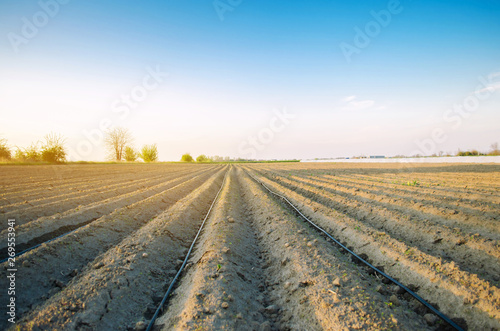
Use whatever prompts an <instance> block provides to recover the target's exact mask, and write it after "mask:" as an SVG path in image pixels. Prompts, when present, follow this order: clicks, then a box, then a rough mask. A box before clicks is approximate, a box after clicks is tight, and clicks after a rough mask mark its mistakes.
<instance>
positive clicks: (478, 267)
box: [274, 178, 500, 284]
mask: <svg viewBox="0 0 500 331" xmlns="http://www.w3.org/2000/svg"><path fill="white" fill-rule="evenodd" d="M274 181H279V183H280V184H281V185H284V186H285V187H287V188H289V189H293V190H294V191H296V192H300V194H302V195H303V196H304V197H307V198H308V199H313V200H314V201H315V202H318V203H321V204H323V205H325V206H328V207H333V208H335V209H337V210H340V211H341V212H343V213H345V214H346V215H349V216H350V217H353V218H357V219H359V220H361V221H362V222H364V223H368V224H370V226H371V227H372V228H374V229H377V230H383V231H385V232H386V233H387V234H389V235H390V236H391V237H393V238H394V239H397V240H399V241H402V242H405V243H406V244H408V245H412V246H416V248H418V249H419V250H420V251H422V252H425V253H427V254H429V255H434V256H437V257H441V258H443V259H444V260H446V261H451V260H453V261H455V263H456V264H457V265H458V266H459V267H460V268H461V269H463V270H465V271H468V272H472V273H476V274H477V275H478V276H479V277H480V278H483V279H486V280H488V281H492V282H493V283H494V284H497V283H498V282H499V281H500V278H499V277H498V275H499V274H500V248H499V247H497V244H496V242H497V241H496V240H491V239H490V238H487V237H486V238H480V237H479V236H477V235H476V233H473V235H474V236H473V237H472V238H470V237H469V236H470V234H469V235H467V234H461V233H460V231H455V232H454V230H452V229H450V228H449V227H447V226H443V225H438V226H437V225H435V224H432V223H430V222H429V220H430V218H429V217H428V216H427V217H425V216H420V217H419V216H418V215H417V216H416V215H411V214H410V215H408V213H404V212H398V211H394V210H391V209H390V208H387V206H383V208H380V207H378V206H377V205H378V204H377V203H376V202H374V201H373V200H370V199H364V198H358V197H356V196H354V195H353V196H349V195H347V196H346V195H344V194H342V197H339V196H338V195H336V194H335V193H336V192H333V193H331V192H328V190H325V189H324V188H323V187H320V186H316V187H311V186H310V185H311V184H306V185H303V184H301V183H297V182H292V181H290V180H288V179H284V178H277V179H274ZM411 216H413V217H411ZM450 238H451V239H453V240H444V241H443V239H450ZM495 239H496V238H495Z"/></svg>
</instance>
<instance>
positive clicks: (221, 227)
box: [0, 163, 500, 330]
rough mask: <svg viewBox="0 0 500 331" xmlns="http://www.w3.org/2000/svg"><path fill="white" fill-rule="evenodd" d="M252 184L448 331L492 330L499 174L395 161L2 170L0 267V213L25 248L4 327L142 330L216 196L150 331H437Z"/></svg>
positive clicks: (496, 302)
mask: <svg viewBox="0 0 500 331" xmlns="http://www.w3.org/2000/svg"><path fill="white" fill-rule="evenodd" d="M262 184H264V185H265V186H266V187H268V188H269V189H270V190H272V191H274V192H278V193H279V194H281V195H283V196H286V198H287V199H288V200H289V201H290V202H291V203H293V204H294V205H295V206H296V207H297V208H298V209H299V210H300V212H301V213H303V214H304V215H305V216H307V217H308V218H309V219H310V220H312V221H313V222H315V223H316V224H317V225H318V226H320V227H321V228H323V229H324V230H326V231H327V232H328V233H330V234H331V235H332V236H333V237H334V238H336V239H337V240H338V241H339V242H341V243H342V244H343V245H344V246H345V247H348V249H350V250H351V251H353V252H355V253H356V254H357V255H359V256H361V257H362V258H363V259H364V260H366V261H367V262H369V263H371V264H372V265H374V266H376V267H377V268H378V269H379V270H381V271H383V272H385V273H386V274H388V275H390V276H391V277H393V278H395V279H397V280H398V281H399V282H401V283H402V284H404V285H405V286H407V287H408V288H409V289H411V290H412V291H414V292H415V293H417V294H418V295H419V296H420V297H422V298H423V299H424V300H426V301H427V302H429V303H430V304H431V305H432V306H434V307H436V308H437V309H439V310H440V311H441V312H442V313H444V314H446V315H447V316H448V317H450V318H452V319H453V321H454V322H455V323H456V324H458V325H459V326H461V327H462V328H464V329H465V328H469V329H471V330H480V329H481V330H490V329H500V290H499V288H500V276H499V275H500V225H499V224H500V211H499V210H500V209H499V205H500V166H498V165H480V164H474V165H472V164H463V165H452V164H419V165H417V164H405V165H402V164H395V163H394V164H392V163H388V164H361V163H352V164H338V163H262V164H259V163H255V164H252V163H249V164H233V165H226V164H100V165H99V164H95V165H61V166H42V165H40V166H15V165H12V166H3V167H1V168H0V185H1V191H0V220H1V223H0V230H1V231H2V236H1V238H2V240H1V242H0V251H1V252H2V253H1V254H2V256H1V258H5V257H7V233H8V231H9V229H8V222H7V220H8V219H15V222H16V227H15V233H16V251H17V252H20V251H22V250H24V249H29V248H31V247H35V246H36V245H39V246H37V247H36V248H34V249H32V250H30V251H28V252H27V253H25V254H23V255H20V256H18V257H16V260H15V264H16V267H17V273H16V322H17V325H21V328H22V329H33V330H39V329H70V330H95V329H100V330H106V329H107V330H144V329H145V328H146V326H147V324H148V323H149V321H150V320H151V318H152V316H153V314H154V313H155V311H156V309H157V307H158V305H159V303H160V302H161V301H162V299H163V296H164V294H165V292H166V290H167V288H168V287H169V285H170V283H171V281H172V280H173V279H174V277H175V276H176V274H177V271H178V270H179V268H180V267H181V265H183V261H184V258H185V256H186V253H187V252H188V250H189V247H190V245H191V242H192V241H193V239H194V238H195V236H196V234H197V231H198V229H199V227H200V225H201V224H202V222H203V220H204V218H205V216H206V215H207V213H208V211H209V210H210V208H211V205H212V202H213V201H214V199H215V197H216V195H217V193H218V192H219V190H220V195H219V196H218V198H217V199H216V200H215V203H214V204H213V208H212V209H211V212H210V214H209V217H208V218H207V219H206V223H205V225H204V228H203V231H202V232H201V234H200V237H199V238H198V241H197V243H196V245H195V246H194V248H193V251H192V253H191V255H190V257H189V259H188V260H187V264H186V268H185V270H184V271H183V272H182V273H181V274H180V278H179V280H178V282H177V284H176V287H175V291H174V292H173V295H172V296H170V297H169V298H168V301H167V304H166V305H165V307H164V309H163V310H162V311H161V313H160V314H159V316H158V319H157V320H156V324H155V327H154V328H155V329H157V330H160V329H164V330H172V329H189V330H198V329H203V330H205V329H208V330H210V329H213V330H220V329H237V330H240V329H241V330H245V329H246V330H278V329H279V330H287V329H290V330H327V329H331V330H353V329H381V330H382V329H387V330H389V329H405V330H438V329H446V327H447V326H446V325H445V323H444V322H443V321H441V320H440V319H439V318H437V317H436V316H435V315H434V314H432V313H431V312H430V311H429V310H428V308H426V307H424V306H423V305H422V304H421V303H420V302H418V301H417V300H416V299H415V298H414V297H412V296H411V295H410V294H409V293H406V291H405V290H404V289H402V288H401V287H398V286H395V285H394V284H392V283H390V282H389V281H387V280H386V279H385V278H384V277H382V276H381V275H379V274H378V273H376V272H373V271H372V270H370V269H368V268H367V267H366V266H365V265H363V264H362V263H359V261H358V260H356V259H355V258H353V257H352V256H351V255H350V254H348V253H347V252H346V250H345V249H339V247H338V245H336V244H335V243H334V242H332V240H331V239H329V238H327V237H325V236H324V235H321V234H320V233H319V232H318V231H317V230H315V229H314V228H313V227H311V226H310V225H308V224H307V223H306V222H305V221H304V220H303V218H301V217H300V216H299V215H298V214H297V212H296V211H294V210H293V209H291V208H290V207H289V206H287V205H286V204H285V203H284V202H283V200H282V199H279V198H277V197H276V196H274V195H272V194H270V193H269V192H268V191H267V190H266V188H265V187H264V186H263V185H262ZM1 267H2V269H3V270H5V272H7V269H8V266H7V263H5V262H4V263H3V264H2V266H1ZM8 281H9V280H8V279H7V278H6V277H2V278H1V279H0V287H1V288H2V290H1V291H2V292H1V294H0V298H1V305H2V307H6V305H7V302H8V300H9V297H8V296H7V291H6V290H3V289H7V288H8V287H9V284H8ZM3 309H5V308H3ZM2 315H3V316H6V314H5V312H2ZM9 327H14V326H13V325H12V324H10V323H9V322H8V321H7V320H6V318H3V319H1V321H0V328H2V329H6V328H9Z"/></svg>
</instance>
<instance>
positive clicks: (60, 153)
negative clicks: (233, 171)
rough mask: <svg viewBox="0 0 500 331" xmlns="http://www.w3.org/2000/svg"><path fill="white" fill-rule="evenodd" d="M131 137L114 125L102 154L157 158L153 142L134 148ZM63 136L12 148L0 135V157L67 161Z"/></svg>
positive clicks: (188, 158) (127, 158)
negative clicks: (104, 151) (137, 148)
mask: <svg viewBox="0 0 500 331" xmlns="http://www.w3.org/2000/svg"><path fill="white" fill-rule="evenodd" d="M133 142H134V137H133V135H132V133H131V132H130V130H128V129H126V128H123V127H114V128H112V129H110V130H108V131H106V132H105V134H104V146H105V149H106V153H107V154H106V158H107V159H108V160H109V161H117V162H121V161H127V162H135V161H138V160H139V159H142V161H144V162H147V163H149V162H157V161H158V157H159V154H158V146H157V145H156V144H150V145H143V146H142V148H141V149H139V150H136V149H135V148H134V147H133ZM65 143H66V138H64V137H63V136H62V135H59V134H56V133H49V134H47V135H46V136H44V138H43V140H42V141H37V142H36V143H32V144H31V145H30V146H28V147H26V148H21V147H18V146H16V147H15V151H12V150H11V148H10V147H9V145H8V143H7V140H6V139H3V138H0V161H16V162H26V163H36V162H47V163H64V162H66V161H67V157H68V153H67V151H66V148H65V147H64V145H65ZM194 161H195V159H194V158H193V157H192V156H191V155H190V154H189V153H186V154H184V155H182V157H181V162H194ZM227 161H231V159H230V158H229V157H220V156H213V157H209V156H206V155H204V154H202V155H199V156H198V157H197V158H196V162H199V163H204V162H227Z"/></svg>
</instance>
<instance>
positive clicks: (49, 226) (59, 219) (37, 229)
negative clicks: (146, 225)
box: [0, 168, 213, 250]
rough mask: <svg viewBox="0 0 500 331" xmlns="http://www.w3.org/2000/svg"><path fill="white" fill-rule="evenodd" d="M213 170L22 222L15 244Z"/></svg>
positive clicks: (133, 201)
mask: <svg viewBox="0 0 500 331" xmlns="http://www.w3.org/2000/svg"><path fill="white" fill-rule="evenodd" d="M212 169H213V168H212ZM210 171H213V170H211V169H209V170H207V169H202V170H200V171H199V172H197V173H194V174H190V175H186V176H183V177H180V178H176V179H172V180H167V181H166V182H163V183H160V184H157V185H155V186H154V187H150V188H147V189H144V190H136V191H134V192H131V193H126V194H123V195H120V196H118V197H114V198H109V199H107V200H104V201H97V202H93V203H91V204H89V205H86V206H83V207H82V208H79V207H77V208H75V209H72V210H69V211H66V212H64V213H62V214H55V215H54V216H49V217H41V218H39V219H37V220H35V221H32V222H29V223H26V224H23V223H22V222H19V223H20V225H19V226H18V227H17V229H16V236H17V241H16V245H23V244H27V243H28V242H30V241H33V239H35V238H38V237H40V236H43V235H45V234H46V233H54V232H57V231H58V229H59V228H61V227H68V226H72V227H73V226H76V225H78V224H84V223H86V222H87V221H88V220H90V219H96V218H99V217H102V216H103V215H107V214H109V213H111V212H113V211H114V210H115V209H117V208H124V207H126V206H130V205H132V204H134V203H136V202H137V201H141V200H143V199H147V198H148V197H150V196H154V195H157V194H160V193H161V192H163V191H165V190H168V189H169V188H171V187H174V186H176V185H179V184H181V183H183V182H184V181H185V180H186V178H189V177H192V176H193V175H196V176H201V175H202V174H204V173H207V172H210ZM191 179H192V178H191ZM191 179H190V180H191ZM4 223H5V222H4ZM4 225H5V224H4ZM6 231H7V230H4V231H2V233H1V234H0V236H1V235H4V236H6V234H5V233H6ZM5 247H6V243H2V244H0V250H4V249H5Z"/></svg>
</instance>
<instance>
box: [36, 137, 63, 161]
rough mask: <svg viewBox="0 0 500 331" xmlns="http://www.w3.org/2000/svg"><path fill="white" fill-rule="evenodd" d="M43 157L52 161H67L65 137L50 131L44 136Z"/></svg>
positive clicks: (44, 159)
mask: <svg viewBox="0 0 500 331" xmlns="http://www.w3.org/2000/svg"><path fill="white" fill-rule="evenodd" d="M44 139H45V143H44V144H43V146H42V151H41V159H42V160H43V161H45V162H50V163H61V162H65V161H66V150H65V149H64V142H65V140H66V139H65V138H64V137H63V136H61V135H58V134H55V133H49V134H48V135H46V136H45V137H44Z"/></svg>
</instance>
